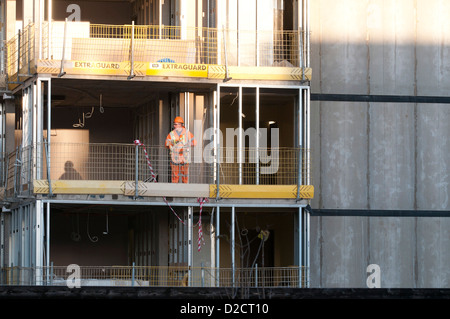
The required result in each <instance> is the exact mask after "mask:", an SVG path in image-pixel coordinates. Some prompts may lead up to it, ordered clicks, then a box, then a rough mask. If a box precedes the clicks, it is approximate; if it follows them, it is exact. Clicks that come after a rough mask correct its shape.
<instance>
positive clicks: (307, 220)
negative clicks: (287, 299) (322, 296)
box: [305, 209, 311, 288]
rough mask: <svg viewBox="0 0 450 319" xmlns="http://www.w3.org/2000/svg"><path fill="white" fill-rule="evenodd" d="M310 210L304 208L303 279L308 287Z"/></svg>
mask: <svg viewBox="0 0 450 319" xmlns="http://www.w3.org/2000/svg"><path fill="white" fill-rule="evenodd" d="M310 216H311V215H310V212H309V210H306V209H305V219H306V220H305V224H306V225H305V234H306V240H305V259H306V262H305V266H306V269H305V280H306V287H307V288H309V287H310V284H309V283H310V278H309V276H310V268H311V263H310V231H309V230H310Z"/></svg>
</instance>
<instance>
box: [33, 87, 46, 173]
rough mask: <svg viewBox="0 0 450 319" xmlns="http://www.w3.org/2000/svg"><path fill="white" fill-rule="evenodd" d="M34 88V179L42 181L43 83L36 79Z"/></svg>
mask: <svg viewBox="0 0 450 319" xmlns="http://www.w3.org/2000/svg"><path fill="white" fill-rule="evenodd" d="M36 83H37V84H36V88H37V96H36V110H35V113H36V116H35V119H36V120H35V121H36V140H35V141H34V142H35V144H36V166H37V168H36V176H35V178H36V179H42V174H43V172H42V171H43V167H42V165H43V163H44V161H43V154H42V147H43V145H42V140H43V125H42V113H43V112H42V108H43V106H42V103H43V101H44V96H43V94H44V93H43V90H42V86H43V82H42V80H41V79H40V78H38V79H37V81H36Z"/></svg>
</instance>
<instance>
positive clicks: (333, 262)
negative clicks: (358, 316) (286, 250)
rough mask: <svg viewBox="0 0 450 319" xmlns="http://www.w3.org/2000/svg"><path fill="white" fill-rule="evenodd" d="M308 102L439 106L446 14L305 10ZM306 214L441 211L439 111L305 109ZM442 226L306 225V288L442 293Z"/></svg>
mask: <svg viewBox="0 0 450 319" xmlns="http://www.w3.org/2000/svg"><path fill="white" fill-rule="evenodd" d="M310 4H311V31H312V34H311V46H312V47H311V66H312V70H313V76H312V82H311V84H312V86H311V88H312V93H322V94H326V93H330V94H357V95H362V96H365V95H367V94H369V95H370V94H373V95H400V96H449V95H448V89H449V88H450V76H449V74H450V2H449V1H444V0H432V1H425V0H417V1H408V0H393V1H382V0H370V1H360V0H346V1H333V0H319V1H311V2H310ZM311 125H312V126H311V141H312V145H313V147H312V148H313V151H312V152H313V153H312V158H313V160H314V163H315V164H314V172H313V177H314V179H313V180H314V186H315V190H316V192H315V198H314V200H313V201H312V207H313V209H314V208H337V209H365V208H367V209H388V210H391V209H402V210H414V209H418V210H444V211H450V200H449V196H450V195H449V193H450V191H449V185H450V173H449V171H450V156H449V155H448V154H450V141H449V136H450V106H449V105H447V104H420V103H419V104H415V103H363V102H342V101H340V102H332V101H314V102H313V103H312V104H311ZM449 232H450V219H448V218H443V217H433V218H422V217H421V218H412V217H407V218H406V217H384V218H381V217H312V218H311V274H312V278H311V286H313V287H366V278H367V275H368V274H367V273H366V267H367V265H369V264H371V263H375V264H378V265H379V266H380V270H381V286H382V287H384V288H388V287H389V288H403V287H407V288H439V287H443V288H448V287H449V286H450V271H449V270H448V269H447V268H448V267H445V265H446V264H447V265H448V263H449V259H450V254H449V253H448V249H447V248H446V247H448V245H449V240H450V236H449Z"/></svg>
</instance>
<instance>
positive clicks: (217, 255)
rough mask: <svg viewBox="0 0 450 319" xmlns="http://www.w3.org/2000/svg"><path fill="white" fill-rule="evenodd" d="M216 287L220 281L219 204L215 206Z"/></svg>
mask: <svg viewBox="0 0 450 319" xmlns="http://www.w3.org/2000/svg"><path fill="white" fill-rule="evenodd" d="M216 212H217V213H216V229H215V230H216V287H219V283H220V206H217V208H216Z"/></svg>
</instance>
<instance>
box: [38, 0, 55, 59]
mask: <svg viewBox="0 0 450 319" xmlns="http://www.w3.org/2000/svg"><path fill="white" fill-rule="evenodd" d="M41 2H45V1H42V0H41ZM52 11H53V1H52V0H47V18H48V23H47V25H48V59H49V60H50V59H51V57H52V55H53V52H52V50H53V48H52V39H53V35H52V21H53V12H52ZM43 20H44V18H42V20H41V21H43Z"/></svg>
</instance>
